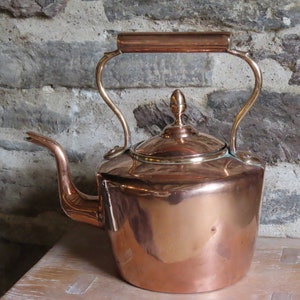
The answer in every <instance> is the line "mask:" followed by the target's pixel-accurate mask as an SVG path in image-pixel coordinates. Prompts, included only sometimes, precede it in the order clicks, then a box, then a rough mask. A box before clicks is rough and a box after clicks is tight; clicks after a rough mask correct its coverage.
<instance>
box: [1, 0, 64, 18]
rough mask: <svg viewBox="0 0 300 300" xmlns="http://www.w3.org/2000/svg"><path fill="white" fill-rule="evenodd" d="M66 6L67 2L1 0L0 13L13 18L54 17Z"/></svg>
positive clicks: (51, 0)
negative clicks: (7, 13)
mask: <svg viewBox="0 0 300 300" xmlns="http://www.w3.org/2000/svg"><path fill="white" fill-rule="evenodd" d="M66 5H67V0H1V3H0V12H1V11H4V12H9V13H10V14H11V15H12V16H13V17H15V18H28V17H32V16H45V17H49V18H53V17H55V16H56V15H57V14H58V13H59V12H60V11H61V10H63V9H64V8H65V7H66Z"/></svg>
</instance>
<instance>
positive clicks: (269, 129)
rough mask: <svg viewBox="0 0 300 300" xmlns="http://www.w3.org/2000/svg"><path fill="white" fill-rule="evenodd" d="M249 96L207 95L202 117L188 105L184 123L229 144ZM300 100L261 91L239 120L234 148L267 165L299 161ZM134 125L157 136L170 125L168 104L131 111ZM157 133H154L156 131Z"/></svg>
mask: <svg viewBox="0 0 300 300" xmlns="http://www.w3.org/2000/svg"><path fill="white" fill-rule="evenodd" d="M249 95H250V93H249V92H244V91H236V92H224V91H222V92H214V93H211V94H210V95H208V100H207V109H208V110H209V111H210V115H205V114H203V113H202V112H201V109H200V108H199V107H195V106H193V105H192V106H190V107H189V109H188V110H187V111H186V114H185V120H186V123H187V124H192V125H193V126H195V127H196V128H199V130H202V131H204V132H207V133H209V134H211V135H213V136H217V137H219V138H223V139H224V140H226V141H229V134H230V129H231V126H232V122H233V118H234V116H235V115H236V114H237V113H238V111H239V109H240V108H241V107H242V106H243V104H244V103H245V101H246V100H247V99H248V97H249ZM299 111H300V101H299V96H298V95H294V94H277V93H268V92H263V93H262V94H261V96H260V98H259V100H258V101H257V103H256V104H255V105H254V107H253V109H252V110H251V111H250V113H249V115H248V116H246V117H245V119H244V120H243V121H242V123H241V126H240V130H239V132H238V137H239V140H238V146H239V147H241V148H243V149H252V151H253V152H254V153H257V154H259V155H260V156H261V157H262V158H263V159H264V160H265V161H267V162H268V163H270V164H274V163H277V162H296V163H299V162H300V152H299V149H300V131H299V128H300V114H299ZM134 115H135V118H136V120H137V125H138V126H139V127H141V128H143V129H145V130H146V131H148V132H149V133H150V134H152V135H153V134H158V132H159V131H161V130H162V129H163V128H164V127H165V126H166V125H167V124H170V123H171V120H172V119H173V118H172V114H171V113H170V111H169V104H167V103H165V102H162V103H160V105H157V104H153V103H150V104H146V105H143V106H139V107H138V108H136V109H135V110H134ZM157 128H158V129H159V130H158V129H157Z"/></svg>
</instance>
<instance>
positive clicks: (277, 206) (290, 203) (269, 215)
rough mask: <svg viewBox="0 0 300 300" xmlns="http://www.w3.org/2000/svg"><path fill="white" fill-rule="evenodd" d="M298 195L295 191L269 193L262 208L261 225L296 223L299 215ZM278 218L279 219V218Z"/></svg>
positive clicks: (299, 203) (299, 202)
mask: <svg viewBox="0 0 300 300" xmlns="http://www.w3.org/2000/svg"><path fill="white" fill-rule="evenodd" d="M299 197H300V195H299V194H297V193H296V192H295V191H289V190H276V192H275V193H274V192H270V194H269V197H268V198H267V200H266V201H265V202H264V205H263V206H262V218H261V223H262V224H285V223H290V222H296V221H297V220H298V218H299V214H300V201H299ZM279 216H280V217H279Z"/></svg>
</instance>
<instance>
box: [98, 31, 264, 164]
mask: <svg viewBox="0 0 300 300" xmlns="http://www.w3.org/2000/svg"><path fill="white" fill-rule="evenodd" d="M117 41H118V42H117V44H118V49H117V50H115V51H112V52H107V53H104V56H103V57H102V58H101V59H100V61H99V62H98V64H97V67H96V83H97V87H98V91H99V93H100V95H101V97H102V98H103V100H104V101H105V102H106V104H107V105H108V106H109V107H110V108H111V110H112V111H113V112H114V113H115V114H116V116H117V117H118V119H119V121H120V123H121V124H122V127H123V132H124V144H123V146H122V147H119V146H116V147H115V148H114V149H111V150H110V151H109V152H108V153H106V154H105V156H104V157H105V158H106V159H111V158H113V157H116V156H118V155H119V154H121V153H123V152H124V151H126V150H127V148H128V147H129V145H130V144H131V141H130V140H131V137H130V130H129V127H128V124H127V122H126V119H125V118H124V116H123V114H122V112H121V111H120V110H119V109H118V107H117V106H116V105H115V104H114V103H113V101H112V100H111V99H110V97H109V96H108V94H107V92H106V90H105V88H104V86H103V70H104V66H105V65H106V63H107V62H108V61H109V60H110V59H112V58H113V57H115V56H117V55H119V54H121V53H123V52H124V53H137V52H142V53H150V52H169V53H170V52H189V53H192V52H226V53H228V54H231V55H234V56H237V57H239V58H242V59H243V60H244V61H245V62H247V63H248V65H249V66H250V67H251V69H252V71H253V74H254V78H255V83H254V88H253V90H252V94H251V96H250V98H249V99H248V100H247V102H246V103H245V104H244V106H243V107H242V108H241V110H240V112H239V113H238V114H237V115H236V117H235V119H234V122H233V125H232V127H231V133H230V143H229V150H230V152H231V153H232V154H233V155H236V153H237V150H236V135H237V129H238V126H239V124H240V122H241V121H242V119H243V118H244V116H245V115H246V114H247V113H248V111H249V110H250V108H251V107H252V106H253V104H254V103H255V102H256V100H257V98H258V96H259V93H260V90H261V87H262V75H261V71H260V69H259V67H258V65H257V64H256V62H255V61H254V60H253V59H252V58H251V57H250V56H249V53H248V52H242V51H238V50H235V49H231V48H230V33H229V32H201V33H197V32H185V33H149V32H146V33H120V34H119V35H118V39H117Z"/></svg>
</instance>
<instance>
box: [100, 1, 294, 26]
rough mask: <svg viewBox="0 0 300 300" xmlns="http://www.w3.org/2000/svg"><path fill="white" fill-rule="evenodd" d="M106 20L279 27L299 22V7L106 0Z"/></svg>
mask: <svg viewBox="0 0 300 300" xmlns="http://www.w3.org/2000/svg"><path fill="white" fill-rule="evenodd" d="M225 8H226V9H225ZM104 9H105V13H106V16H107V18H108V20H109V21H111V22H114V21H125V20H131V19H133V18H137V17H144V18H147V19H150V20H160V21H162V20H165V21H167V20H189V22H196V23H199V22H201V24H202V25H203V24H209V26H210V27H212V26H215V27H216V28H219V27H220V26H227V27H230V28H231V27H234V28H235V29H243V30H256V31H261V30H267V31H268V30H280V29H284V28H289V27H291V26H294V25H295V24H299V19H300V17H299V16H300V8H299V5H297V4H296V2H295V1H293V0H286V1H285V5H282V3H280V2H278V1H272V0H265V1H260V2H257V1H255V0H250V1H243V2H241V1H239V2H235V1H230V0H225V1H222V2H220V1H217V0H205V1H198V0H188V1H180V0H171V1H167V0H163V1H158V0H156V1H151V2H149V1H144V0H138V1H136V0H125V1H122V2H121V3H120V1H118V0H105V1H104Z"/></svg>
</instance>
